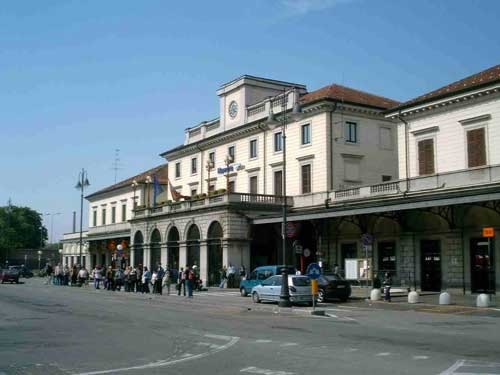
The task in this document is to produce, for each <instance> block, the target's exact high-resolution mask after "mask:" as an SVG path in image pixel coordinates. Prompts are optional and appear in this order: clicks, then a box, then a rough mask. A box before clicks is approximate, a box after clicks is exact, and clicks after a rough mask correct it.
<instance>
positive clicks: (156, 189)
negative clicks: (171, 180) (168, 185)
mask: <svg viewBox="0 0 500 375" xmlns="http://www.w3.org/2000/svg"><path fill="white" fill-rule="evenodd" d="M164 191H165V189H163V186H161V185H160V181H158V177H157V176H156V175H155V174H154V175H153V207H155V206H156V198H157V197H158V195H160V194H161V193H163V192H164Z"/></svg>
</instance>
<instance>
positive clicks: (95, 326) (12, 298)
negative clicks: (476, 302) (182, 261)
mask: <svg viewBox="0 0 500 375" xmlns="http://www.w3.org/2000/svg"><path fill="white" fill-rule="evenodd" d="M0 306H1V317H0V374H1V375H3V374H55V375H57V374H81V375H82V374H87V375H90V374H96V375H97V374H108V373H109V374H132V375H135V374H179V373H182V374H184V373H189V374H217V375H225V374H232V375H234V374H242V375H244V374H266V375H292V374H315V373H317V374H365V373H370V374H384V375H387V374H464V373H467V374H485V373H487V374H500V363H499V362H500V324H499V323H500V319H499V318H498V317H494V316H482V315H470V314H469V313H467V312H466V313H463V312H461V313H460V314H442V313H440V314H437V313H428V312H419V311H396V310H384V309H380V308H371V307H370V306H367V305H364V304H361V303H354V304H352V303H351V304H349V303H348V304H338V305H337V304H335V305H325V306H323V307H324V308H326V309H327V313H328V314H329V316H328V317H311V316H308V315H306V314H305V313H304V312H305V310H306V309H305V308H304V309H301V308H299V309H294V312H291V313H282V312H280V310H279V309H278V308H277V307H276V306H275V305H270V304H261V305H254V304H252V302H251V300H250V298H241V297H239V296H238V295H237V293H231V292H230V293H227V292H217V291H212V292H208V293H207V292H205V293H202V294H198V295H196V296H195V298H194V299H193V300H190V299H186V298H184V297H177V296H168V297H167V296H158V297H157V296H146V295H137V294H127V293H123V292H121V293H118V292H116V293H113V292H107V291H96V290H94V289H92V288H70V287H55V286H46V285H43V284H42V283H41V281H40V280H39V279H31V280H28V281H27V283H26V284H23V285H0Z"/></svg>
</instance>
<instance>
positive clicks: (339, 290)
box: [318, 273, 351, 302]
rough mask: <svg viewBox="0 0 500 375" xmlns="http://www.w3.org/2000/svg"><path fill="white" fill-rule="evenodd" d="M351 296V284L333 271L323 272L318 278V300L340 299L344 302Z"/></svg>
mask: <svg viewBox="0 0 500 375" xmlns="http://www.w3.org/2000/svg"><path fill="white" fill-rule="evenodd" d="M350 296H351V284H350V283H349V281H347V280H345V279H344V278H343V277H342V276H340V275H339V274H335V273H330V274H323V275H321V276H320V277H319V279H318V302H326V301H328V300H332V299H340V300H341V301H343V302H345V301H347V300H348V299H349V297H350Z"/></svg>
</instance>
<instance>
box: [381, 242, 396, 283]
mask: <svg viewBox="0 0 500 375" xmlns="http://www.w3.org/2000/svg"><path fill="white" fill-rule="evenodd" d="M378 254H379V261H378V267H379V271H382V272H384V273H385V272H391V274H392V276H394V273H395V272H396V244H395V243H394V242H392V241H387V242H379V243H378Z"/></svg>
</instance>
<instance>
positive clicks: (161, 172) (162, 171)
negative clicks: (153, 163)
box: [85, 164, 168, 199]
mask: <svg viewBox="0 0 500 375" xmlns="http://www.w3.org/2000/svg"><path fill="white" fill-rule="evenodd" d="M155 174H156V177H157V178H158V182H159V183H160V184H162V185H166V184H168V164H162V165H159V166H157V167H155V168H152V169H150V170H147V171H145V172H142V173H139V174H138V175H136V176H133V177H130V178H127V179H126V180H123V181H120V182H117V183H116V184H113V185H111V186H108V187H105V188H104V189H101V190H98V191H96V192H95V193H92V194H89V195H87V196H86V197H85V198H86V199H88V198H91V197H94V196H96V195H100V194H104V193H108V192H111V191H114V190H117V189H120V188H122V187H125V186H131V185H132V182H133V181H134V180H136V181H137V182H144V181H145V180H146V177H147V176H151V178H153V175H155Z"/></svg>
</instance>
